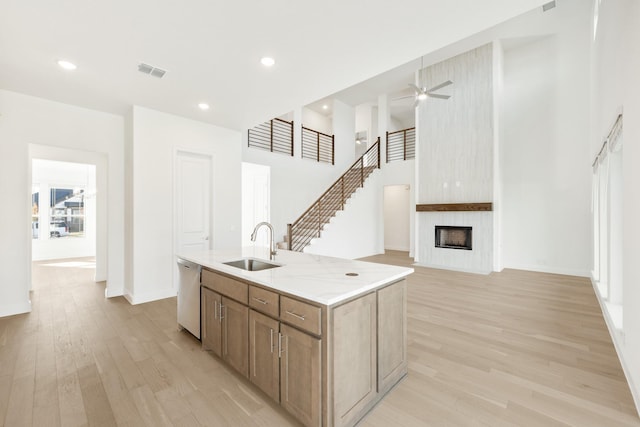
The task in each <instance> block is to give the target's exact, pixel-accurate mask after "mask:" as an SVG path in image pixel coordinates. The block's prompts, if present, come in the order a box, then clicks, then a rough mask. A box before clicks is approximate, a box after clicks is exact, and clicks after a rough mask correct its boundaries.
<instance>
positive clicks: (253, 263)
mask: <svg viewBox="0 0 640 427" xmlns="http://www.w3.org/2000/svg"><path fill="white" fill-rule="evenodd" d="M223 264H225V265H230V266H231V267H235V268H239V269H241V270H246V271H260V270H268V269H270V268H276V267H280V266H279V265H278V264H272V263H270V262H267V261H262V260H259V259H253V258H242V259H239V260H236V261H229V262H223Z"/></svg>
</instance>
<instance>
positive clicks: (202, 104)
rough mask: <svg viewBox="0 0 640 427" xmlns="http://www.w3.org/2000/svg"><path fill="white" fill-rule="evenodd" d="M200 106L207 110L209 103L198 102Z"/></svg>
mask: <svg viewBox="0 0 640 427" xmlns="http://www.w3.org/2000/svg"><path fill="white" fill-rule="evenodd" d="M198 108H200V109H201V110H203V111H206V110H208V109H209V104H207V103H205V102H201V103H200V104H198Z"/></svg>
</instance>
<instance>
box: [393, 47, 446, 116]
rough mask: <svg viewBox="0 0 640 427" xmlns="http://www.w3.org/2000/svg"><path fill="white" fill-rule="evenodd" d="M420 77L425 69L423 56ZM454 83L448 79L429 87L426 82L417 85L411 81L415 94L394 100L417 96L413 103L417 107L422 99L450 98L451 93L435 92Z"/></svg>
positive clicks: (410, 84)
mask: <svg viewBox="0 0 640 427" xmlns="http://www.w3.org/2000/svg"><path fill="white" fill-rule="evenodd" d="M420 64H421V66H420V77H422V70H423V69H424V67H423V66H422V58H420ZM420 80H421V81H422V78H420ZM451 84H453V82H452V81H451V80H447V81H446V82H442V83H440V84H439V85H436V86H434V87H432V88H430V89H427V88H426V87H425V86H424V84H420V86H418V85H415V84H413V83H409V86H411V87H412V88H413V91H414V94H413V95H407V96H401V97H399V98H395V99H394V101H396V100H399V99H405V98H412V97H415V100H416V101H415V103H414V104H413V107H414V108H415V107H417V106H418V104H419V103H420V101H423V100H425V99H427V98H438V99H449V98H451V95H441V94H438V93H434V92H435V91H437V90H440V89H442V88H443V87H447V86H449V85H451Z"/></svg>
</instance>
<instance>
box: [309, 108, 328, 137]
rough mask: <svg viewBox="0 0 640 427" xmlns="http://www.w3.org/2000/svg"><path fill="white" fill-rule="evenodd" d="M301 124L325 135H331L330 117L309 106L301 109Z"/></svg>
mask: <svg viewBox="0 0 640 427" xmlns="http://www.w3.org/2000/svg"><path fill="white" fill-rule="evenodd" d="M302 126H304V127H306V128H309V129H313V130H315V131H318V132H321V133H326V134H327V135H333V123H332V122H331V117H329V116H325V115H324V114H320V113H317V112H315V111H313V110H311V109H309V108H303V109H302Z"/></svg>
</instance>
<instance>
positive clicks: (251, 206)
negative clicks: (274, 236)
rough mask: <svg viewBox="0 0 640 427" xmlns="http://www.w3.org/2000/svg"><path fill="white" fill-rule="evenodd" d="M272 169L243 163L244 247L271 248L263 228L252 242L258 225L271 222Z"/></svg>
mask: <svg viewBox="0 0 640 427" xmlns="http://www.w3.org/2000/svg"><path fill="white" fill-rule="evenodd" d="M270 189H271V168H270V167H269V166H264V165H258V164H255V163H247V162H243V163H242V241H241V243H242V246H253V245H256V246H264V247H268V246H269V235H268V233H267V229H266V228H262V229H261V230H260V232H259V233H258V236H257V237H256V241H255V242H252V241H251V233H252V232H253V229H254V227H255V226H256V224H258V223H259V222H262V221H266V222H269V221H270V210H271V190H270Z"/></svg>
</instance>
